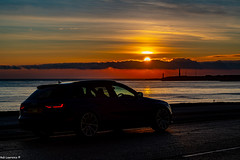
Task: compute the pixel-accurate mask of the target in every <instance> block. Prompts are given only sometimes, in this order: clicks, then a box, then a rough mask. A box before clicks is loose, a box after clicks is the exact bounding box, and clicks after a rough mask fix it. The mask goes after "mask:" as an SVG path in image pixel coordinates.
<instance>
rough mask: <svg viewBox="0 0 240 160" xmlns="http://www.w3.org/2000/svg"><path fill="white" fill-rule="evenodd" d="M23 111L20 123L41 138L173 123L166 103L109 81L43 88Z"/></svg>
mask: <svg viewBox="0 0 240 160" xmlns="http://www.w3.org/2000/svg"><path fill="white" fill-rule="evenodd" d="M37 88H38V89H37V90H36V91H35V92H34V93H33V94H32V95H31V96H30V97H29V98H27V99H26V100H25V101H24V102H23V103H22V104H21V107H20V116H19V123H20V126H21V127H22V128H24V129H29V130H32V131H33V132H34V133H36V134H37V135H38V136H47V135H49V134H50V133H52V132H53V131H57V130H74V131H75V132H76V133H77V134H79V135H83V136H94V135H95V134H96V133H97V132H98V131H100V130H108V129H113V130H115V129H116V130H118V129H124V128H133V127H144V126H151V127H152V128H153V129H154V130H156V131H164V130H166V129H167V128H168V126H169V124H170V123H171V119H172V111H171V107H170V106H169V104H168V103H167V102H164V101H161V100H154V99H150V98H145V97H143V94H142V93H141V92H136V91H135V90H133V89H131V88H129V87H127V86H126V85H123V84H121V83H118V82H115V81H110V80H88V81H78V82H71V83H60V84H51V85H41V86H38V87H37Z"/></svg>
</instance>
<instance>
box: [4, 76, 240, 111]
mask: <svg viewBox="0 0 240 160" xmlns="http://www.w3.org/2000/svg"><path fill="white" fill-rule="evenodd" d="M64 81H76V80H64ZM117 81H118V82H120V83H123V84H126V85H127V86H129V87H131V88H133V89H134V90H136V91H138V92H142V93H143V95H144V96H145V97H150V98H154V99H159V100H164V101H167V102H168V103H170V104H176V103H204V102H240V82H239V81H234V82H225V81H224V82H222V81H160V80H117ZM55 83H58V80H0V111H18V110H19V108H20V104H21V103H22V102H23V101H24V100H25V99H26V98H27V97H28V96H29V95H31V93H33V92H34V91H35V90H36V89H37V86H39V85H44V84H55Z"/></svg>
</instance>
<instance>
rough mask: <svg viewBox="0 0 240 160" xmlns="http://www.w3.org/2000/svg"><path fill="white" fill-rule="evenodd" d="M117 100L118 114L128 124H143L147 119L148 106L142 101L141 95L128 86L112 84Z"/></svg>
mask: <svg viewBox="0 0 240 160" xmlns="http://www.w3.org/2000/svg"><path fill="white" fill-rule="evenodd" d="M112 88H113V90H114V93H115V95H116V96H115V99H116V100H115V101H116V102H117V105H116V107H118V113H117V114H118V115H119V116H121V118H122V122H123V123H125V124H126V125H141V124H142V123H144V121H145V116H146V112H147V110H148V107H147V106H146V105H145V103H142V100H141V97H138V96H137V93H136V92H135V91H134V90H132V89H130V88H129V87H127V86H124V85H121V84H115V85H113V86H112Z"/></svg>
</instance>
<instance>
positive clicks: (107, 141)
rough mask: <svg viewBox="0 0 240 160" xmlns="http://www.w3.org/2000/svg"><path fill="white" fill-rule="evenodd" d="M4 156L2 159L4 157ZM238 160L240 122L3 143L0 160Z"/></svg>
mask: <svg viewBox="0 0 240 160" xmlns="http://www.w3.org/2000/svg"><path fill="white" fill-rule="evenodd" d="M1 157H2V158H1ZM8 157H15V158H20V159H41V160H42V159H46V160H48V159H68V160H69V159H104V160H106V159H113V160H117V159H127V160H129V159H144V160H145V159H239V157H240V119H232V120H215V121H205V122H194V123H184V124H174V125H172V126H171V127H170V128H169V129H168V130H167V132H165V133H162V134H156V133H155V132H154V131H153V130H152V129H150V128H141V129H131V130H124V132H122V133H114V132H102V133H100V134H98V136H97V137H95V138H92V139H85V140H84V139H78V138H77V137H76V136H74V135H72V134H68V135H62V136H55V137H52V138H51V139H50V140H48V141H40V140H38V139H36V138H32V137H31V138H26V137H25V138H18V139H13V140H11V139H8V140H4V141H3V140H2V141H0V159H3V158H8Z"/></svg>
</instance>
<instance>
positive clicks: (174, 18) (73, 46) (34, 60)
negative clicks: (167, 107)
mask: <svg viewBox="0 0 240 160" xmlns="http://www.w3.org/2000/svg"><path fill="white" fill-rule="evenodd" d="M239 10H240V2H238V1H234V0H228V1H219V2H218V1H215V0H209V1H178V0H173V1H167V0H161V1H154V0H149V1H141V0H140V1H137V0H131V1H108V0H103V1H91V2H90V1H74V2H73V1H67V0H61V1H56V0H53V1H40V0H37V1H33V0H29V1H15V0H8V1H3V2H1V5H0V21H1V23H0V31H1V32H0V65H29V64H46V63H69V62H102V61H114V60H129V59H133V60H142V59H143V58H144V57H145V56H146V55H143V54H142V52H143V51H148V52H152V53H153V54H151V55H149V56H150V57H151V58H155V59H162V58H166V59H172V58H179V57H182V58H190V59H193V60H198V61H209V60H240V36H239V29H240V13H239Z"/></svg>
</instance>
